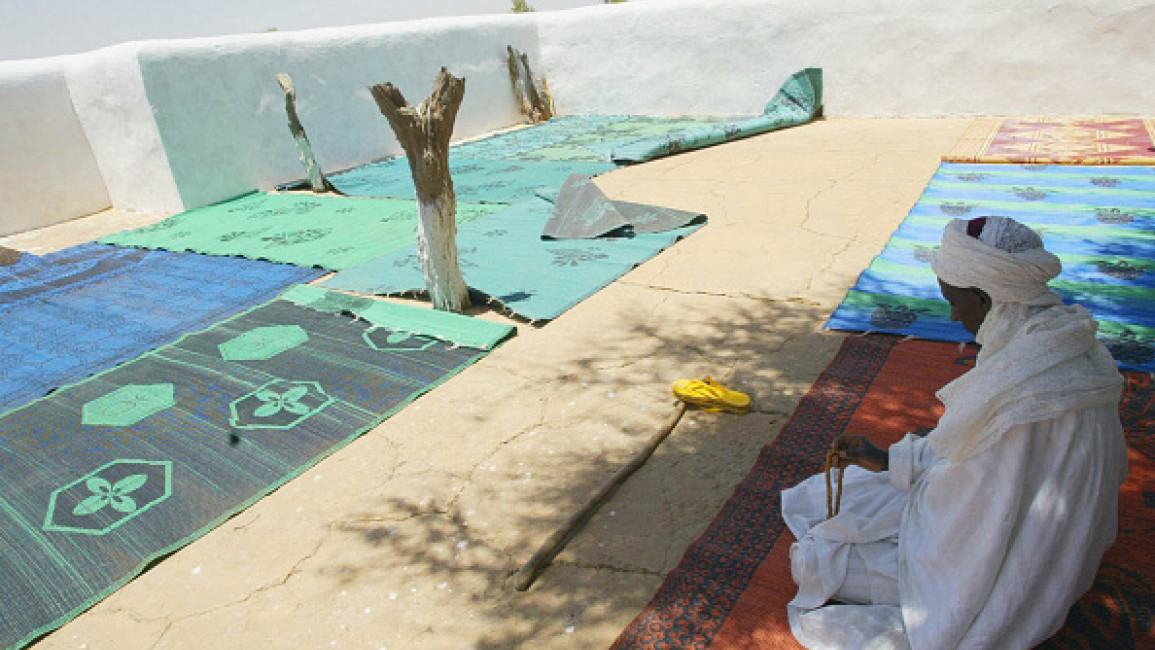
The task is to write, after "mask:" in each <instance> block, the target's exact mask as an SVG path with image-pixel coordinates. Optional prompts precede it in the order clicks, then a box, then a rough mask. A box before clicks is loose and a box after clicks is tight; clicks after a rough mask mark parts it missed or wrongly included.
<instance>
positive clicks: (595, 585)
mask: <svg viewBox="0 0 1155 650" xmlns="http://www.w3.org/2000/svg"><path fill="white" fill-rule="evenodd" d="M616 291H618V292H619V293H620V294H622V296H619V297H624V298H625V300H624V301H620V302H622V303H624V305H625V306H622V307H615V308H614V309H613V310H612V311H611V310H610V309H609V308H608V301H603V300H599V297H595V299H592V300H591V301H589V303H588V304H586V305H582V306H581V308H580V310H575V314H574V319H575V320H584V321H587V322H597V323H598V329H599V331H598V332H592V331H588V330H582V329H581V328H574V327H572V323H570V324H565V325H563V324H561V323H559V324H558V325H557V326H555V327H556V329H557V331H556V332H553V331H551V330H552V329H553V327H551V326H547V327H546V328H544V329H543V330H541V331H539V332H535V333H534V336H535V337H536V339H535V340H534V341H518V340H516V339H515V340H514V341H513V342H511V343H510V344H507V346H509V347H511V348H513V347H517V346H520V347H521V348H522V349H519V350H506V351H505V352H508V354H506V355H505V358H504V359H503V360H495V361H494V363H496V364H498V365H501V364H512V365H515V366H516V367H517V369H518V372H519V374H521V375H522V376H525V377H550V378H551V379H550V381H549V382H547V384H548V385H544V386H534V387H527V389H526V390H531V391H537V393H538V394H539V396H540V397H541V401H542V403H543V406H542V412H543V414H545V415H543V417H542V420H541V422H540V423H539V424H538V425H536V426H535V427H533V430H532V431H531V432H524V431H523V432H520V433H519V434H518V435H515V436H511V437H509V438H508V439H506V440H504V441H503V443H502V445H501V447H500V448H499V449H497V450H496V451H495V452H494V454H493V455H491V456H489V457H488V459H483V460H482V462H481V464H479V467H478V469H479V471H475V472H473V473H471V474H470V475H469V477H467V478H466V479H465V480H463V481H462V483H461V485H460V488H459V489H458V490H457V492H456V496H455V497H454V498H453V499H451V500H449V501H448V502H447V503H444V504H441V505H429V504H426V505H420V504H415V503H414V502H412V501H411V500H406V499H394V498H390V497H388V496H385V497H382V498H381V499H380V500H378V501H377V502H375V503H373V504H371V505H368V506H367V507H366V511H365V512H364V513H362V514H363V516H359V517H357V518H356V519H355V520H351V521H345V522H339V523H338V524H336V525H335V526H336V529H337V530H339V531H342V532H344V533H347V534H349V535H350V536H354V537H355V538H358V539H359V540H360V542H361V543H362V544H363V551H364V552H363V553H362V554H360V555H358V556H357V557H350V558H345V561H342V562H338V563H335V564H330V565H328V566H326V567H324V568H323V569H322V570H323V571H324V572H326V573H327V574H328V575H330V576H331V577H332V578H333V579H334V580H335V581H336V583H337V584H339V585H344V584H350V583H352V582H356V581H361V580H377V579H384V576H386V575H396V572H401V573H402V574H403V575H408V576H413V580H414V584H421V585H437V586H438V587H440V590H441V591H444V592H445V593H444V594H442V596H443V598H441V599H438V600H436V602H440V603H447V602H451V601H453V599H457V601H456V602H457V606H456V607H457V610H463V611H464V612H466V614H465V615H466V616H468V617H469V621H459V622H456V623H454V624H453V625H454V626H462V625H472V626H475V628H476V630H475V632H474V633H473V634H472V635H471V638H472V642H473V647H476V648H510V647H519V646H525V645H533V646H535V647H541V646H543V645H546V646H548V645H550V643H554V644H556V645H559V646H565V645H570V646H578V647H599V646H605V645H608V644H609V643H610V642H611V641H612V640H613V638H614V637H615V636H616V635H617V633H618V632H619V631H620V630H621V629H622V628H623V627H624V626H625V625H626V624H627V623H628V622H629V621H630V619H631V618H632V617H633V616H634V615H635V614H636V613H637V612H638V611H639V610H640V609H641V608H642V607H643V606H644V605H645V604H646V602H648V600H649V599H650V597H651V596H652V595H653V593H654V591H655V590H656V589H657V587H658V585H659V584H660V583H661V580H662V579H663V577H664V576H665V575H666V574H667V573H668V572H669V571H670V570H672V569H673V568H674V567H675V566H677V563H678V561H679V559H680V558H681V556H682V554H683V552H684V551H685V549H686V547H687V546H688V545H689V544H690V543H691V542H693V540H694V539H696V538H697V537H698V536H699V535H700V534H701V533H702V532H703V531H704V530H705V528H706V526H707V525H708V524H709V522H710V521H711V520H712V519H713V517H714V516H715V515H716V514H717V513H718V511H719V509H720V508H721V506H722V504H723V503H724V502H725V501H726V499H727V498H729V496H730V495H731V493H732V492H733V490H734V488H735V486H737V484H738V483H739V482H740V481H741V480H742V478H744V477H745V476H746V474H747V473H748V472H749V470H750V468H751V467H752V466H753V464H754V462H755V460H756V459H757V457H758V454H759V452H760V450H761V449H762V447H763V446H765V445H766V444H768V443H769V442H771V441H772V440H773V438H774V436H775V435H776V434H777V432H778V430H779V429H780V428H781V426H782V425H783V424H784V423H785V422H786V420H787V419H788V417H789V415H790V413H792V412H793V409H794V407H795V406H796V405H797V402H798V400H799V399H800V398H801V397H802V396H803V395H804V394H805V392H806V390H807V389H808V388H809V386H810V384H812V383H813V382H814V380H815V379H816V378H817V376H818V374H819V373H820V372H821V371H822V369H823V368H824V367H825V366H826V365H827V363H829V360H830V359H831V358H832V357H833V355H834V354H835V352H836V351H837V349H838V347H839V345H840V344H841V341H842V340H843V337H844V335H841V334H837V333H831V332H824V331H822V330H821V323H822V322H823V321H824V319H825V318H826V316H827V315H828V308H825V307H823V306H821V305H818V304H815V303H810V302H807V301H803V300H783V301H779V300H765V299H751V298H745V297H727V296H705V295H688V294H683V293H680V292H676V291H668V290H661V289H656V288H654V287H643V286H640V285H634V286H629V285H628V284H627V285H626V286H623V287H619V288H617V289H616ZM607 328H609V329H607ZM607 331H612V332H613V334H612V336H610V335H607V334H606V333H605V332H607ZM558 348H560V349H558ZM574 351H580V353H577V354H573V352H574ZM534 352H538V354H534ZM483 363H486V362H483ZM705 374H714V376H715V377H716V378H717V379H720V380H723V381H725V382H726V383H727V384H729V385H731V386H732V387H736V388H738V389H741V390H744V391H746V392H749V393H751V394H752V396H753V400H754V410H753V412H752V413H750V414H748V415H742V416H738V415H733V414H726V413H717V414H713V413H704V412H702V411H698V410H690V411H688V412H687V413H686V415H685V416H684V417H683V418H682V420H681V422H679V424H678V426H677V428H676V429H675V430H674V432H673V433H672V434H671V435H670V437H669V438H667V439H666V440H665V442H664V443H663V444H662V446H661V447H659V449H658V450H657V452H656V453H655V454H654V456H653V457H652V458H651V459H650V460H649V462H648V463H647V464H646V465H645V466H643V467H642V468H641V469H640V470H638V472H637V473H635V474H634V475H633V476H632V477H631V478H630V479H629V480H628V481H627V482H626V483H625V485H624V486H623V487H621V489H619V490H618V491H617V492H616V494H614V495H613V497H612V498H611V499H610V500H609V501H608V502H606V503H604V504H603V505H602V506H601V508H600V509H599V510H598V511H597V512H596V513H595V514H594V515H593V517H592V519H591V520H590V521H589V522H588V523H587V524H586V525H585V526H584V527H583V528H582V529H581V530H580V531H579V532H578V533H577V534H576V535H575V536H574V537H573V539H572V540H571V541H570V543H569V545H568V547H567V548H566V549H565V550H564V551H563V552H562V553H561V554H560V555H559V556H558V557H557V558H556V559H555V560H554V562H553V563H552V564H551V565H550V566H549V567H547V568H546V569H545V570H544V571H543V572H542V574H541V575H540V576H539V577H538V580H537V583H536V584H535V585H534V586H533V587H531V588H530V589H529V590H528V591H526V592H518V591H516V590H514V589H513V585H512V584H511V581H510V577H511V576H512V575H513V574H514V573H515V572H516V571H517V570H518V569H519V568H520V567H521V566H522V564H523V563H524V562H526V561H527V560H528V559H529V558H530V557H531V556H532V555H533V553H534V552H535V551H536V550H537V548H538V546H539V545H540V544H541V543H542V542H543V541H545V540H546V539H547V538H548V537H549V536H550V535H551V534H552V533H553V532H554V530H555V529H556V528H557V527H558V526H559V525H561V523H562V522H564V521H565V520H566V519H567V518H569V517H570V516H571V515H572V514H573V513H574V512H576V511H577V509H578V508H579V507H581V505H582V504H584V503H585V502H586V501H587V499H588V498H589V497H590V496H591V495H593V494H594V493H595V492H596V491H597V490H598V489H599V488H600V487H601V486H602V485H603V483H604V482H605V481H607V480H608V479H609V478H610V477H611V476H613V474H614V473H615V472H616V471H617V470H618V468H620V467H621V466H622V465H624V464H625V463H626V462H628V460H629V459H630V458H631V457H633V456H634V454H635V453H637V452H638V451H639V450H640V449H641V448H642V447H643V446H644V445H645V443H646V441H648V440H649V438H650V437H651V436H652V435H653V434H654V432H655V431H656V430H657V429H658V428H659V427H660V426H661V425H662V424H663V423H664V422H665V421H666V420H667V419H668V417H669V415H670V413H671V412H672V410H673V408H674V405H673V401H672V398H671V397H670V393H669V385H670V383H671V382H672V381H673V380H675V379H678V378H680V377H694V376H702V375H705ZM558 387H562V388H564V390H560V391H559V390H556V389H557V388H558ZM607 395H608V396H610V397H612V398H613V399H608V398H606V396H607ZM567 400H568V401H567ZM563 401H565V403H564V404H563V403H562V402H563ZM567 408H569V409H572V411H573V412H577V413H580V416H581V417H580V420H578V421H574V422H570V421H569V420H566V417H565V416H566V413H567V411H566V409H567ZM559 413H560V415H559ZM473 420H474V421H473V423H472V424H471V425H470V426H471V427H473V426H476V427H485V426H486V425H487V422H488V420H489V416H488V415H486V414H485V413H479V414H476V415H474V416H473ZM576 439H580V440H577V441H576V442H575V440H576ZM490 463H492V464H491V465H490V466H489V468H488V469H489V471H486V468H484V467H483V466H482V465H485V464H490ZM495 467H500V468H501V470H502V471H500V472H494V471H493V469H494V468H495ZM530 475H537V476H538V477H539V479H538V480H533V479H532V478H531V477H530ZM543 476H544V477H548V478H546V479H542V478H540V477H543ZM498 518H500V521H498ZM390 572H393V573H390ZM430 602H434V601H430ZM455 611H456V610H455ZM396 624H397V625H399V626H406V627H407V628H419V629H408V632H409V633H410V639H409V640H410V641H420V640H421V639H422V638H425V639H426V640H427V641H429V640H432V639H435V638H437V637H438V636H440V635H443V634H449V635H452V636H453V637H455V638H459V637H460V635H461V634H462V631H461V630H456V631H450V630H449V628H448V627H445V626H441V625H439V624H429V625H421V624H418V625H414V621H412V620H410V621H405V622H397V623H396ZM422 635H429V636H425V637H423V636H422Z"/></svg>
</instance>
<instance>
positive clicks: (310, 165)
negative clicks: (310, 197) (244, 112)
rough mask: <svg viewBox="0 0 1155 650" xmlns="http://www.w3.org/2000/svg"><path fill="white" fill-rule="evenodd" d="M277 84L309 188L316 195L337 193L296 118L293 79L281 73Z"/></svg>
mask: <svg viewBox="0 0 1155 650" xmlns="http://www.w3.org/2000/svg"><path fill="white" fill-rule="evenodd" d="M277 83H279V84H281V90H283V91H285V112H286V113H288V115H289V133H292V134H293V140H294V141H296V143H297V155H298V156H299V157H300V159H301V164H302V165H304V166H305V176H307V177H308V178H309V187H310V188H311V189H312V190H313V191H314V192H317V193H318V194H323V193H325V192H335V193H339V192H337V188H335V187H333V186H332V185H330V184H329V181H328V180H327V179H326V178H325V175H324V174H323V173H321V166H320V165H318V164H317V158H316V156H314V155H313V145H311V144H309V138H308V136H306V135H305V127H304V126H302V125H301V120H300V118H298V117H297V91H296V89H295V88H293V79H292V78H291V77H289V75H287V74H284V73H282V74H278V75H277Z"/></svg>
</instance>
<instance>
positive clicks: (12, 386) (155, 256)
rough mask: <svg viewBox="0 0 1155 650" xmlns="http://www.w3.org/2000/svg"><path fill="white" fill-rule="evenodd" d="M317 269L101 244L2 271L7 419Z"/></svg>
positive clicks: (1, 362) (0, 372)
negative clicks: (10, 412)
mask: <svg viewBox="0 0 1155 650" xmlns="http://www.w3.org/2000/svg"><path fill="white" fill-rule="evenodd" d="M320 275H321V273H320V272H319V271H317V270H315V269H303V268H299V267H295V266H288V265H284V264H270V263H268V262H257V261H253V260H245V259H217V258H210V257H205V256H203V255H196V254H192V253H169V252H164V251H146V250H139V249H133V248H118V247H116V246H105V245H101V244H82V245H80V246H74V247H72V248H67V249H64V250H62V251H59V252H56V253H50V254H48V255H44V256H43V257H37V256H35V255H22V256H20V258H19V259H18V260H17V261H16V262H15V263H14V264H12V265H10V266H4V267H0V341H3V345H0V411H3V410H5V409H9V408H12V407H15V406H18V405H20V404H24V403H26V402H28V401H30V400H32V399H35V398H37V397H40V396H42V395H44V394H45V393H47V392H48V391H50V390H52V389H54V388H56V387H57V386H61V385H63V384H68V383H72V382H75V381H79V380H80V379H83V378H84V377H87V376H88V375H91V374H92V373H94V372H99V371H101V370H105V369H107V368H109V367H111V366H113V365H115V364H117V363H120V362H122V361H127V360H128V359H132V358H134V357H136V356H139V355H141V354H143V353H145V352H147V351H148V350H151V349H152V348H154V347H157V346H159V345H162V344H165V343H170V342H172V341H174V340H175V339H176V338H177V337H179V336H180V335H181V334H183V333H185V332H188V331H191V330H196V329H200V328H202V327H205V326H207V325H209V324H210V323H213V322H216V321H218V320H220V319H221V318H224V317H225V316H229V315H232V314H235V313H237V312H239V311H242V310H244V309H247V308H249V307H252V306H253V305H257V304H260V303H262V302H265V301H266V300H269V299H270V298H272V297H274V296H275V295H276V294H277V293H278V292H280V291H281V290H282V289H284V288H285V287H287V286H288V285H290V284H293V283H297V282H308V281H310V280H314V279H316V278H317V277H320Z"/></svg>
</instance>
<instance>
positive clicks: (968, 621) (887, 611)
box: [782, 405, 1127, 650]
mask: <svg viewBox="0 0 1155 650" xmlns="http://www.w3.org/2000/svg"><path fill="white" fill-rule="evenodd" d="M889 453H890V470H889V471H888V472H879V473H872V472H867V471H866V470H862V469H860V468H858V467H851V468H849V469H848V470H847V474H846V477H845V481H844V486H843V502H842V511H841V513H840V514H839V515H838V516H837V517H835V518H833V519H831V520H829V521H825V519H826V484H825V480H824V478H823V477H822V476H821V475H819V476H814V477H811V478H810V479H807V480H806V481H804V482H803V483H801V484H799V485H797V486H795V487H793V488H790V489H789V490H786V491H784V492H783V494H782V509H783V515H784V517H785V520H786V523H787V525H788V526H789V527H790V529H791V531H792V532H793V533H794V535H795V536H796V537H797V538H798V539H799V541H798V542H797V543H796V544H795V546H794V548H793V549H792V550H791V564H792V570H793V572H794V577H795V580H796V581H797V582H798V583H799V594H798V597H797V598H795V600H794V601H792V602H791V611H790V615H791V616H790V619H791V627H792V630H793V632H794V634H795V636H796V637H797V638H798V639H799V641H800V642H801V643H802V644H803V645H805V646H806V647H808V648H880V649H881V648H906V647H910V648H914V649H916V650H921V649H924V648H927V649H935V650H938V649H945V648H956V647H959V648H998V649H1004V648H1030V647H1032V646H1034V645H1036V644H1038V643H1039V642H1041V641H1043V640H1044V639H1046V638H1047V637H1049V636H1051V635H1052V634H1054V633H1055V632H1056V631H1058V630H1059V628H1060V627H1062V625H1063V622H1064V620H1065V618H1066V615H1067V610H1068V609H1069V607H1070V606H1071V605H1072V604H1073V603H1074V602H1075V601H1076V600H1077V599H1078V598H1079V596H1080V595H1081V594H1082V593H1083V592H1085V591H1086V590H1087V589H1088V588H1089V587H1090V586H1091V583H1092V581H1093V580H1094V576H1095V572H1096V569H1097V567H1098V564H1099V560H1100V559H1101V557H1102V555H1103V553H1104V551H1106V549H1107V547H1108V546H1110V544H1111V542H1112V541H1113V540H1114V538H1115V531H1116V521H1117V504H1118V493H1119V487H1120V486H1121V485H1122V482H1123V479H1124V477H1125V474H1126V467H1127V455H1126V454H1127V452H1126V447H1125V444H1124V439H1123V434H1122V429H1121V426H1120V424H1119V417H1118V411H1117V407H1116V406H1115V405H1103V406H1098V407H1092V408H1085V409H1078V410H1074V411H1071V412H1068V413H1065V414H1063V415H1061V416H1060V417H1058V418H1055V419H1052V420H1047V421H1042V422H1035V423H1030V424H1022V425H1018V426H1016V427H1014V428H1012V429H1011V430H1009V431H1007V432H1006V434H1005V435H1003V436H1002V437H1001V438H1000V439H999V440H998V442H996V443H995V444H993V445H991V446H990V447H988V448H987V449H985V450H984V451H982V452H980V453H978V454H977V455H975V456H972V457H970V458H968V459H966V460H965V461H963V462H958V463H951V462H949V461H947V460H946V459H944V458H937V457H936V455H935V452H934V449H933V448H932V446H931V445H930V444H929V443H928V441H927V440H926V439H923V438H918V437H916V436H913V435H908V436H907V437H906V438H904V439H903V440H902V441H900V442H899V443H897V444H895V445H894V446H892V447H891V448H890V452H889ZM848 577H849V579H848ZM828 598H835V599H837V600H841V601H842V602H851V603H862V604H861V605H837V606H826V607H822V604H823V603H824V602H825V601H826V600H827V599H828Z"/></svg>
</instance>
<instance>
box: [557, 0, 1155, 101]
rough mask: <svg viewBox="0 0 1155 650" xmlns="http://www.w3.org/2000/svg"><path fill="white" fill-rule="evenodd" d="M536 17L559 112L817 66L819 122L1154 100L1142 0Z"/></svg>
mask: <svg viewBox="0 0 1155 650" xmlns="http://www.w3.org/2000/svg"><path fill="white" fill-rule="evenodd" d="M603 9H604V10H603ZM538 22H539V32H540V38H541V48H542V49H541V52H542V58H543V62H544V68H545V70H546V72H547V73H548V75H549V79H550V88H551V89H552V91H553V93H554V98H555V100H556V102H557V105H558V108H559V110H561V111H563V112H569V113H612V112H632V113H648V114H672V113H683V112H690V113H749V112H753V111H758V110H761V108H762V107H763V105H764V104H765V103H766V101H767V100H769V99H770V97H771V96H772V95H773V93H774V91H775V90H776V89H777V88H778V85H779V84H780V83H781V82H782V81H783V80H784V79H785V78H786V77H787V76H788V75H789V74H790V73H792V72H794V71H795V70H798V69H800V68H803V67H806V66H815V67H821V68H823V69H824V71H825V81H826V109H827V114H828V115H834V116H839V115H841V116H943V115H984V114H985V115H997V114H1040V113H1042V114H1067V115H1088V114H1150V113H1151V111H1152V106H1155V84H1152V83H1150V80H1151V79H1152V78H1155V38H1152V34H1155V3H1152V2H1150V0H1068V1H1066V2H1055V1H1051V2H1038V1H1037V0H954V1H952V2H942V1H941V0H858V1H848V2H838V3H815V2H797V1H796V0H727V2H725V3H715V2H708V1H704V0H668V1H666V2H661V3H657V2H650V3H625V4H618V5H610V6H607V7H604V8H602V7H595V8H588V9H575V10H572V11H566V12H551V13H548V14H543V15H541V16H540V17H539V18H538Z"/></svg>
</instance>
